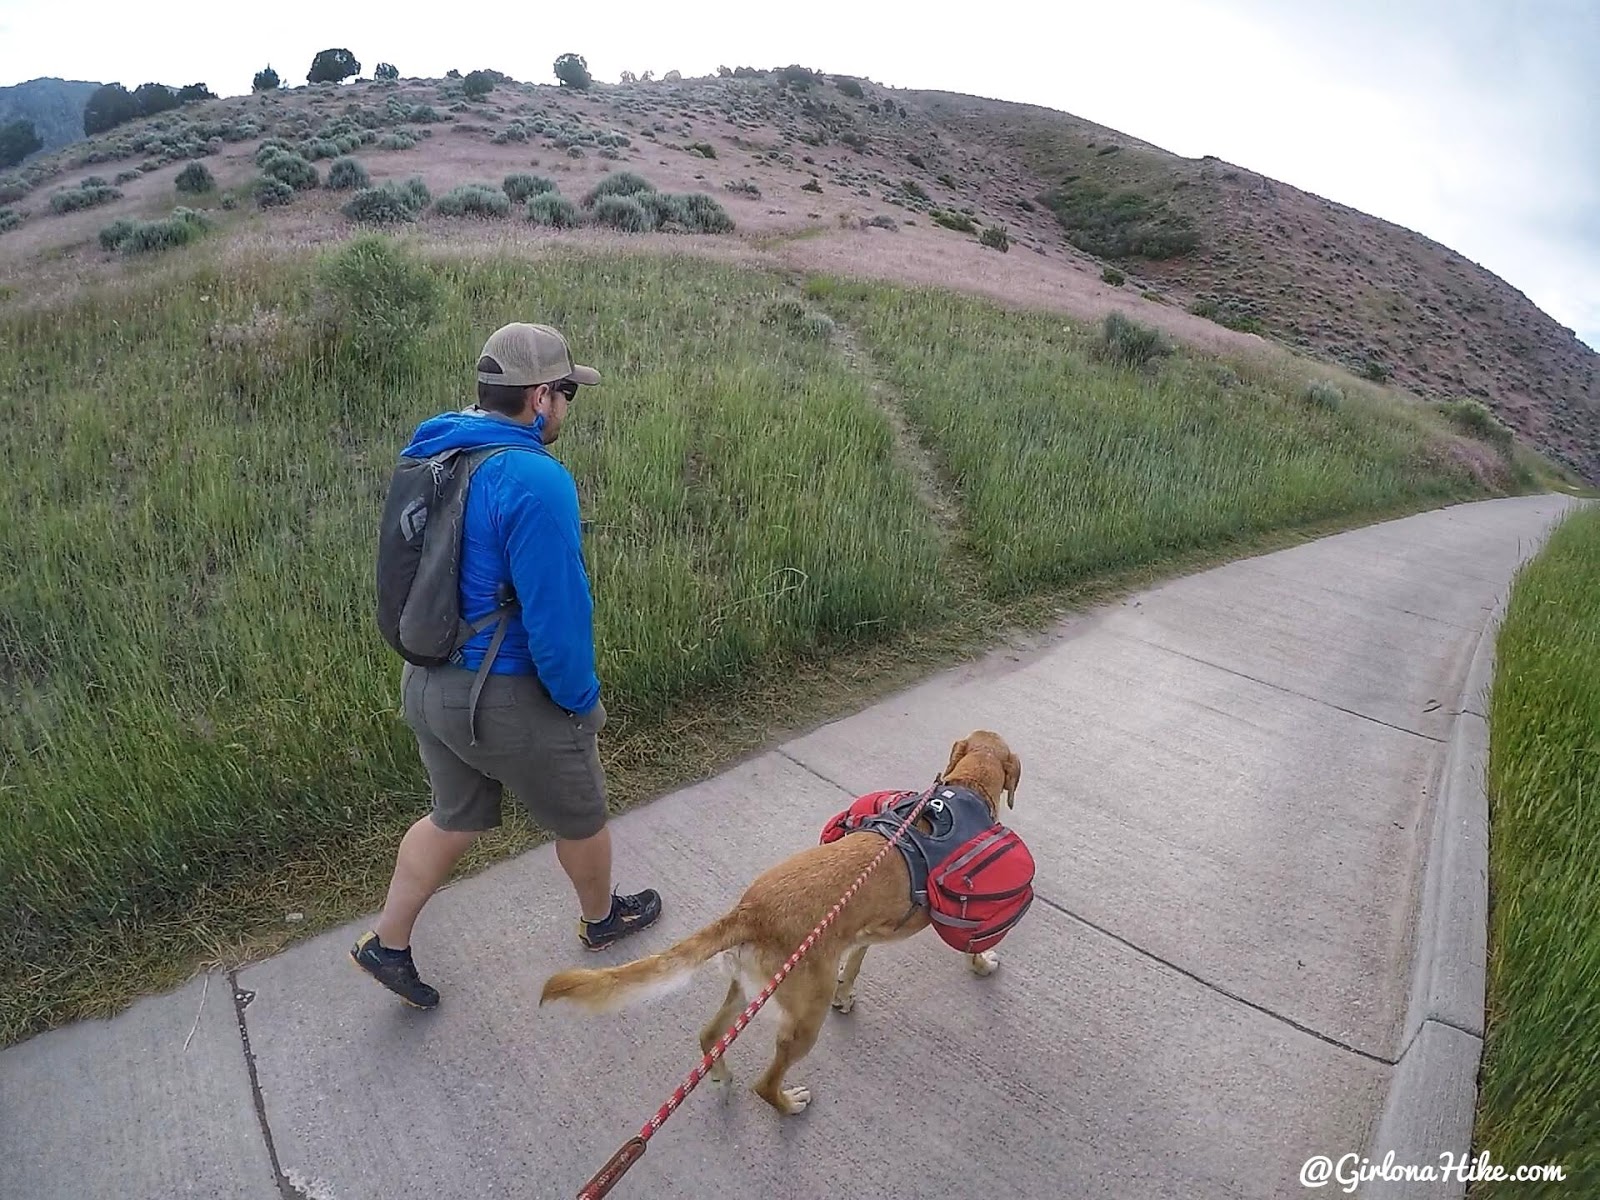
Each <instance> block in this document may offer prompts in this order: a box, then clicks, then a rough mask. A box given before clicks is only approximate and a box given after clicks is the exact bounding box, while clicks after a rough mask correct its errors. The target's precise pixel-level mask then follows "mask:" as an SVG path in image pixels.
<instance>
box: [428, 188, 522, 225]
mask: <svg viewBox="0 0 1600 1200" xmlns="http://www.w3.org/2000/svg"><path fill="white" fill-rule="evenodd" d="M433 207H434V210H435V211H436V212H441V213H443V214H444V215H445V216H447V217H503V216H505V215H506V214H508V213H509V212H510V211H511V198H510V197H509V196H507V195H506V194H505V192H503V191H502V190H500V189H499V188H497V187H495V186H494V185H492V184H488V183H464V184H462V185H461V186H460V187H454V188H451V189H450V190H449V191H448V192H446V193H445V194H444V195H442V196H440V197H439V199H438V201H437V202H435V204H434V206H433Z"/></svg>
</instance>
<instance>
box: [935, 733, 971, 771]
mask: <svg viewBox="0 0 1600 1200" xmlns="http://www.w3.org/2000/svg"><path fill="white" fill-rule="evenodd" d="M966 756H967V739H966V738H962V739H961V740H960V741H959V742H957V743H956V744H955V745H953V746H951V747H950V761H949V762H947V763H945V765H944V771H943V773H942V774H941V776H940V778H943V777H944V776H945V775H948V774H950V772H951V771H954V770H955V769H956V764H957V763H958V762H960V761H961V760H962V759H963V758H965V757H966Z"/></svg>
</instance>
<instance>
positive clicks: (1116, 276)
mask: <svg viewBox="0 0 1600 1200" xmlns="http://www.w3.org/2000/svg"><path fill="white" fill-rule="evenodd" d="M1100 279H1101V280H1102V281H1103V282H1105V283H1109V284H1110V285H1111V286H1112V287H1121V286H1122V285H1123V284H1124V283H1126V282H1128V277H1127V276H1126V275H1124V274H1123V273H1122V272H1121V271H1119V270H1117V269H1116V268H1115V267H1107V268H1106V269H1105V270H1104V271H1101V272H1100Z"/></svg>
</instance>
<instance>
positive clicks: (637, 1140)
mask: <svg viewBox="0 0 1600 1200" xmlns="http://www.w3.org/2000/svg"><path fill="white" fill-rule="evenodd" d="M941 782H942V780H938V779H936V780H934V784H933V787H930V788H929V789H928V790H927V791H925V792H923V793H922V796H921V798H920V799H918V801H917V803H916V805H915V807H913V808H912V810H911V813H910V815H909V816H907V817H906V819H905V820H904V821H902V822H901V824H900V828H898V829H896V830H895V831H894V833H893V835H892V836H891V837H890V838H889V839H888V841H886V842H884V844H883V848H882V849H880V850H879V851H878V853H877V854H875V855H874V856H873V859H872V861H871V862H869V863H868V864H867V865H866V868H865V869H864V870H863V871H862V872H861V874H860V875H858V876H856V881H855V882H854V883H852V884H851V885H850V886H849V887H848V888H846V889H845V893H844V895H843V896H840V897H839V900H838V903H836V904H835V905H834V906H833V907H832V908H831V909H830V910H829V911H828V915H827V916H825V917H823V918H822V920H821V921H820V922H818V924H817V927H816V928H815V929H813V930H812V931H811V932H810V933H809V934H807V935H806V940H805V941H803V942H801V943H800V948H799V949H798V950H796V951H795V952H794V953H793V954H791V955H790V956H789V961H788V962H786V963H784V964H783V966H781V967H779V968H778V973H777V974H776V975H774V976H773V977H772V979H771V980H770V981H769V982H768V983H767V986H766V987H764V988H762V989H761V994H760V995H759V996H757V997H756V998H755V999H754V1000H752V1001H750V1003H749V1004H747V1005H745V1009H744V1011H743V1012H742V1013H740V1014H739V1015H738V1016H737V1017H735V1018H734V1022H733V1024H732V1025H731V1026H729V1028H728V1032H726V1033H725V1034H723V1035H722V1037H721V1038H720V1039H719V1040H718V1041H717V1044H716V1045H715V1046H713V1047H711V1049H710V1050H709V1051H708V1052H707V1053H706V1055H705V1057H704V1058H702V1059H701V1060H700V1063H699V1065H698V1066H696V1067H695V1069H694V1070H692V1071H690V1072H689V1076H688V1078H687V1079H685V1080H684V1081H683V1082H682V1083H681V1084H679V1085H678V1089H677V1091H675V1092H673V1093H672V1095H671V1096H670V1097H669V1098H668V1099H667V1102H666V1103H665V1104H663V1105H662V1106H661V1107H660V1108H659V1109H657V1110H656V1114H655V1116H653V1117H651V1118H650V1119H649V1120H648V1121H646V1122H645V1123H644V1126H643V1127H642V1128H641V1129H640V1130H639V1132H638V1133H637V1134H635V1135H634V1136H633V1137H631V1138H629V1139H628V1140H627V1141H626V1142H624V1143H623V1144H622V1147H621V1149H619V1150H618V1151H617V1152H616V1153H615V1154H613V1155H612V1156H611V1159H610V1161H609V1162H607V1163H606V1165H605V1166H603V1167H601V1168H600V1170H598V1171H596V1172H595V1174H594V1177H593V1178H592V1179H590V1180H589V1182H588V1183H586V1184H584V1185H583V1190H582V1191H580V1192H579V1193H578V1197H577V1200H600V1197H602V1196H605V1195H607V1194H608V1193H609V1192H610V1191H611V1189H612V1187H614V1186H615V1185H616V1182H617V1180H619V1179H621V1178H622V1177H623V1176H624V1175H625V1174H627V1172H628V1168H629V1167H631V1166H633V1164H634V1163H636V1162H638V1161H639V1159H641V1158H643V1157H644V1152H645V1145H646V1143H647V1142H649V1140H650V1138H651V1136H652V1135H653V1134H654V1133H655V1132H656V1130H658V1129H660V1128H661V1126H662V1125H664V1124H665V1123H666V1120H667V1118H668V1117H670V1116H671V1115H672V1114H673V1113H674V1112H675V1111H676V1110H677V1108H678V1106H679V1105H681V1104H682V1103H683V1102H684V1100H686V1099H687V1098H688V1096H689V1093H690V1092H692V1091H694V1089H695V1088H696V1087H697V1086H698V1085H699V1083H700V1081H701V1080H702V1079H704V1078H705V1077H706V1075H707V1074H708V1073H709V1072H710V1070H711V1068H712V1066H714V1065H715V1063H716V1061H717V1059H719V1058H721V1057H722V1052H723V1051H724V1050H726V1049H727V1048H728V1047H729V1046H730V1045H732V1044H733V1040H734V1039H735V1038H736V1037H738V1036H739V1035H740V1034H741V1033H743V1032H744V1028H745V1026H747V1025H749V1024H750V1019H751V1018H752V1017H754V1016H755V1015H756V1013H757V1012H759V1011H760V1009H761V1006H762V1005H763V1004H765V1003H766V1002H767V1001H768V1000H769V999H770V998H771V997H772V993H773V992H775V991H777V990H778V985H779V984H781V983H782V982H783V981H784V980H785V979H786V978H788V975H789V972H790V971H792V970H794V965H795V964H796V963H797V962H799V961H800V959H801V958H802V957H803V956H804V955H805V953H806V951H807V950H810V949H811V947H812V946H814V945H816V943H817V939H818V938H820V937H821V936H822V932H823V930H825V929H827V928H828V926H829V925H831V924H833V920H834V918H835V917H837V916H838V915H839V913H840V911H841V910H842V909H843V908H844V906H845V905H846V904H848V903H849V902H850V898H851V897H852V896H854V895H855V894H856V892H857V891H859V890H860V888H861V885H862V884H863V883H865V882H866V881H867V876H868V875H870V874H872V872H873V870H874V868H876V867H877V865H878V864H879V863H880V862H882V861H883V857H884V855H886V854H888V853H889V851H890V850H892V849H893V848H894V846H895V843H896V842H898V841H899V840H900V836H901V835H902V834H903V833H905V831H906V830H907V829H909V828H911V823H912V822H913V821H915V820H916V819H917V817H918V816H919V815H920V814H921V813H922V808H923V805H925V804H927V802H928V800H929V799H930V798H931V797H932V796H933V793H934V792H935V791H936V790H937V789H938V787H939V784H940V783H941Z"/></svg>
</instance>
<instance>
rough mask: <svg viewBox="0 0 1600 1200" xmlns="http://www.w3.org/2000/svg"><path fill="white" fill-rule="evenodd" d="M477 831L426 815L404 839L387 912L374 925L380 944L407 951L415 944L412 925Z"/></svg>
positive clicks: (473, 839) (396, 859)
mask: <svg viewBox="0 0 1600 1200" xmlns="http://www.w3.org/2000/svg"><path fill="white" fill-rule="evenodd" d="M477 840H478V834H477V832H476V831H472V832H463V831H457V830H450V829H440V828H439V827H438V826H437V825H435V824H434V823H433V818H432V817H431V816H428V817H423V818H422V819H421V820H419V821H417V822H416V823H415V824H414V825H412V826H411V828H410V829H408V830H406V835H405V837H403V838H401V839H400V850H399V853H398V854H396V855H395V864H394V876H393V878H391V879H390V881H389V896H388V899H387V900H386V901H385V902H384V905H383V915H382V916H380V917H379V918H378V923H377V925H376V926H374V928H375V929H376V930H377V934H378V944H379V945H381V946H383V947H384V948H386V949H389V950H404V949H405V948H406V947H407V946H409V945H410V944H411V927H412V926H413V925H415V924H416V922H417V915H418V914H419V913H421V912H422V906H423V905H425V904H426V903H427V902H428V901H429V899H430V898H431V897H432V896H433V894H434V893H435V892H436V891H438V890H439V888H440V886H441V885H442V884H443V883H444V881H445V880H446V879H447V878H449V875H450V871H451V869H452V868H453V867H454V866H455V865H456V863H457V862H459V861H460V859H461V856H462V855H463V854H465V853H466V852H467V850H468V849H469V848H470V847H471V846H472V843H473V842H475V841H477Z"/></svg>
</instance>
